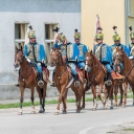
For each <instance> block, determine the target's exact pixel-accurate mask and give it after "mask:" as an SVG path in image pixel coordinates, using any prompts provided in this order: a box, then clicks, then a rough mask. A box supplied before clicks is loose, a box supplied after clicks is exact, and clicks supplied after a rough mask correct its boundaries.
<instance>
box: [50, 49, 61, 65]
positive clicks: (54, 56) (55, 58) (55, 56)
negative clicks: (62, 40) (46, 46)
mask: <svg viewBox="0 0 134 134" xmlns="http://www.w3.org/2000/svg"><path fill="white" fill-rule="evenodd" d="M60 64H63V59H62V55H61V52H60V51H59V50H58V49H56V48H52V50H51V53H50V66H57V65H60Z"/></svg>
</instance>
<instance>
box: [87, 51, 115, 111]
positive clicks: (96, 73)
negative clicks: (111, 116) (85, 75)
mask: <svg viewBox="0 0 134 134" xmlns="http://www.w3.org/2000/svg"><path fill="white" fill-rule="evenodd" d="M85 63H86V66H85V70H87V71H88V70H89V69H90V73H89V76H90V79H89V80H90V81H91V88H92V93H93V102H94V103H93V110H96V109H97V106H98V103H97V97H98V98H99V99H100V100H101V102H102V104H103V106H104V109H107V105H108V97H110V99H111V107H110V109H113V101H112V100H113V95H112V94H113V90H112V86H107V85H105V87H106V89H107V90H105V95H106V98H105V99H106V100H105V101H103V99H102V97H101V92H102V89H103V85H104V79H105V77H106V70H105V68H104V66H103V65H102V64H101V63H100V61H99V60H98V59H97V58H96V57H95V55H94V54H93V53H92V51H90V52H88V53H86V56H85ZM97 85H98V86H99V89H98V94H97V97H96V86H97Z"/></svg>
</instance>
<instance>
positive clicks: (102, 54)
mask: <svg viewBox="0 0 134 134" xmlns="http://www.w3.org/2000/svg"><path fill="white" fill-rule="evenodd" d="M97 39H100V40H103V39H104V35H103V33H102V32H101V31H99V33H97V34H96V40H97ZM94 54H95V56H96V58H97V59H98V60H99V61H100V62H101V63H102V64H103V65H104V66H105V67H106V69H107V79H106V81H105V83H106V84H107V85H108V86H110V85H111V84H112V82H111V73H112V69H111V65H112V50H111V48H110V47H109V46H108V45H107V44H105V43H102V44H96V45H95V46H94Z"/></svg>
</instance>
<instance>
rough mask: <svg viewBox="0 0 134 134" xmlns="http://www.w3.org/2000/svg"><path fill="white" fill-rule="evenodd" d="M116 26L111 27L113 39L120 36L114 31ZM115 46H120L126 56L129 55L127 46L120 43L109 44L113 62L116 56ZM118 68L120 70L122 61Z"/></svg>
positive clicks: (117, 38)
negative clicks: (113, 33) (113, 32)
mask: <svg viewBox="0 0 134 134" xmlns="http://www.w3.org/2000/svg"><path fill="white" fill-rule="evenodd" d="M116 28H117V27H116V26H114V27H113V29H114V30H115V35H113V40H114V41H118V40H120V36H119V35H118V33H117V31H116ZM116 48H120V49H121V48H123V50H124V52H125V53H126V54H127V56H129V50H128V47H127V46H125V45H123V44H121V43H120V44H119V45H116V44H113V45H111V49H112V58H113V62H114V61H115V57H116ZM120 69H121V70H122V69H123V64H122V63H120ZM114 70H115V69H114ZM115 71H116V70H115Z"/></svg>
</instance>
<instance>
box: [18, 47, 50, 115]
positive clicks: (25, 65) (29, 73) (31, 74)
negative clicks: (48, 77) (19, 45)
mask: <svg viewBox="0 0 134 134" xmlns="http://www.w3.org/2000/svg"><path fill="white" fill-rule="evenodd" d="M18 66H20V75H19V82H20V92H21V97H20V110H19V112H18V114H19V115H22V112H23V110H22V105H23V100H24V89H25V88H26V87H27V88H30V90H31V101H32V111H31V113H33V114H34V113H35V108H34V88H35V87H36V89H37V92H38V94H39V98H40V110H39V112H40V113H44V112H45V108H44V106H45V96H46V88H47V83H46V82H45V81H44V86H43V87H42V88H40V87H39V86H38V84H37V71H36V69H35V67H32V66H31V65H30V63H29V62H27V60H26V58H25V56H24V55H23V52H22V50H19V49H18V50H17V52H16V56H15V67H18Z"/></svg>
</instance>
